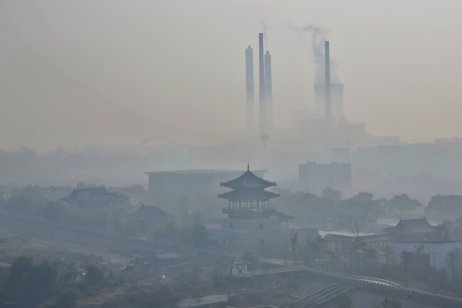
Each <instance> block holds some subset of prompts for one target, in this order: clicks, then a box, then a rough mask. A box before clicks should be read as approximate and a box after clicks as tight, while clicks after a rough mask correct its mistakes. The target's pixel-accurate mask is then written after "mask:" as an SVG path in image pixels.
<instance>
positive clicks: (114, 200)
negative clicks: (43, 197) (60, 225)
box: [60, 187, 129, 209]
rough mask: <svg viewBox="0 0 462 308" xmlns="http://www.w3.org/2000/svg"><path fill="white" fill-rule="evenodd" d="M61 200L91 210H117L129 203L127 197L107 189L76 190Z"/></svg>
mask: <svg viewBox="0 0 462 308" xmlns="http://www.w3.org/2000/svg"><path fill="white" fill-rule="evenodd" d="M60 200H61V201H63V202H66V203H68V204H71V205H76V206H79V207H83V208H89V209H100V208H115V207H119V206H122V205H127V204H128V201H129V199H128V198H127V197H126V196H123V195H119V194H117V193H113V192H109V191H107V189H106V188H105V187H94V188H79V189H74V190H73V191H72V193H71V194H70V195H69V196H67V197H64V198H61V199H60Z"/></svg>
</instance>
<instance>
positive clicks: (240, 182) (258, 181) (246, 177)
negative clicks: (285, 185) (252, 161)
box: [220, 166, 276, 189]
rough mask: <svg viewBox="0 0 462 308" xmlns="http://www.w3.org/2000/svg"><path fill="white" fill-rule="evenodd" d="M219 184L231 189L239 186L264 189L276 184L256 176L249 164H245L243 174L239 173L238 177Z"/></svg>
mask: <svg viewBox="0 0 462 308" xmlns="http://www.w3.org/2000/svg"><path fill="white" fill-rule="evenodd" d="M220 186H223V187H228V188H232V189H239V188H263V189H264V188H267V187H271V186H276V183H275V182H270V181H267V180H265V179H262V178H260V177H258V176H256V175H255V174H253V173H252V172H251V171H250V168H249V166H247V171H246V172H245V173H244V174H243V175H241V176H240V177H238V178H236V179H234V180H231V181H228V182H224V183H220Z"/></svg>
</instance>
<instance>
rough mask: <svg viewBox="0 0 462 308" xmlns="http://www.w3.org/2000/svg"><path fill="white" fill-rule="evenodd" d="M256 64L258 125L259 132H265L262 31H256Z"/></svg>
mask: <svg viewBox="0 0 462 308" xmlns="http://www.w3.org/2000/svg"><path fill="white" fill-rule="evenodd" d="M258 66H259V86H260V88H259V106H258V108H259V126H260V133H266V123H265V115H266V108H265V107H266V106H265V59H264V46H263V33H258Z"/></svg>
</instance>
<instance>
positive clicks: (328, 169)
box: [298, 162, 353, 196]
mask: <svg viewBox="0 0 462 308" xmlns="http://www.w3.org/2000/svg"><path fill="white" fill-rule="evenodd" d="M298 176H299V182H300V189H301V190H302V191H308V192H310V193H313V194H316V195H318V196H320V195H321V194H322V192H323V191H324V190H325V189H326V188H331V189H334V190H337V191H340V192H342V193H348V192H350V191H351V189H352V182H353V179H352V173H351V164H348V163H329V164H318V163H316V162H307V163H305V164H300V165H299V167H298Z"/></svg>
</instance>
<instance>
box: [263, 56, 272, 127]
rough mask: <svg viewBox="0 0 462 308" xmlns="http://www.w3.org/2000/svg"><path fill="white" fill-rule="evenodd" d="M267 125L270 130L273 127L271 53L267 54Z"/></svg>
mask: <svg viewBox="0 0 462 308" xmlns="http://www.w3.org/2000/svg"><path fill="white" fill-rule="evenodd" d="M265 125H266V129H267V130H268V131H269V132H270V131H271V130H272V128H273V81H272V77H271V55H270V53H269V51H266V54H265Z"/></svg>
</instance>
